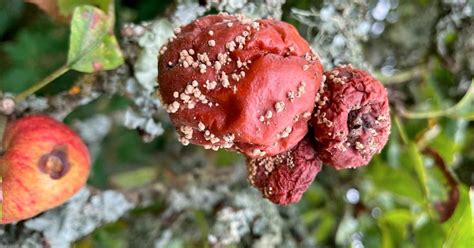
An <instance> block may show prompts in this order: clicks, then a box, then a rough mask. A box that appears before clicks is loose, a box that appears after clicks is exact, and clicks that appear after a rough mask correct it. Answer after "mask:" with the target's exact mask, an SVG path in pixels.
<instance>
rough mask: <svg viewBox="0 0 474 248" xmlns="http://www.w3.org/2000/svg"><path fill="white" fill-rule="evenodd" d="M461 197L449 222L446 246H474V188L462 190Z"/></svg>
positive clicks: (462, 188)
mask: <svg viewBox="0 0 474 248" xmlns="http://www.w3.org/2000/svg"><path fill="white" fill-rule="evenodd" d="M460 194H461V197H460V198H461V199H460V202H459V204H458V207H457V209H456V212H455V214H454V215H453V218H451V220H450V222H447V224H446V229H447V231H448V235H447V238H446V241H445V243H444V247H461V248H464V247H466V248H468V247H474V219H473V218H474V217H473V216H474V190H473V189H471V190H470V192H469V193H468V192H467V190H466V189H465V188H464V187H461V190H460Z"/></svg>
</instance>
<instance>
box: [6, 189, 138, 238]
mask: <svg viewBox="0 0 474 248" xmlns="http://www.w3.org/2000/svg"><path fill="white" fill-rule="evenodd" d="M133 206H134V204H133V203H131V202H129V201H128V200H127V199H126V198H125V197H124V195H123V194H121V193H119V192H116V191H112V190H107V191H104V192H101V193H99V194H93V193H92V192H91V191H90V190H89V189H88V188H83V189H82V190H81V191H79V192H78V193H77V194H76V195H75V196H74V197H72V198H71V199H70V200H69V201H67V202H66V203H65V204H64V205H62V206H60V207H57V208H55V209H52V210H50V211H48V212H46V213H44V214H42V215H40V216H38V217H36V218H33V219H30V220H28V221H26V222H24V226H25V228H24V229H22V230H21V231H20V234H18V233H15V232H6V231H5V230H4V229H3V227H2V229H3V230H2V229H0V233H2V232H3V235H1V236H0V246H2V247H5V246H6V247H10V246H12V247H15V246H19V247H43V245H42V244H48V245H49V246H50V247H70V246H71V243H72V242H74V241H75V240H77V239H79V238H81V237H83V236H84V235H86V234H89V233H91V232H92V231H94V230H95V229H96V228H97V227H98V226H101V225H103V224H104V223H109V222H113V221H116V220H117V219H118V218H120V217H121V216H123V215H124V214H125V213H126V212H127V211H128V210H130V209H132V208H133ZM39 234H41V237H40V235H39ZM16 236H19V237H16ZM12 237H15V238H13V239H12ZM12 241H13V242H12Z"/></svg>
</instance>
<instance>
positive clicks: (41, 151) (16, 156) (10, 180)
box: [0, 115, 90, 224]
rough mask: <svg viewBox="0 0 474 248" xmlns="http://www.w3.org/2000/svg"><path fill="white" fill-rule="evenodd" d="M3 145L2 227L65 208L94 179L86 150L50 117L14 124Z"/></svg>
mask: <svg viewBox="0 0 474 248" xmlns="http://www.w3.org/2000/svg"><path fill="white" fill-rule="evenodd" d="M2 144H3V155H2V156H0V172H1V173H2V178H3V183H2V189H3V203H2V204H3V214H2V217H1V223H2V224H6V223H12V222H16V221H19V220H24V219H28V218H31V217H33V216H35V215H37V214H39V213H41V212H43V211H45V210H48V209H50V208H54V207H56V206H59V205H61V204H62V203H64V202H65V201H66V200H67V199H69V198H70V197H71V196H72V195H73V194H74V193H76V192H77V191H78V190H79V189H80V188H81V187H82V186H83V185H84V184H85V182H86V180H87V177H88V175H89V171H90V156H89V151H88V149H87V146H86V145H85V144H84V142H83V141H82V140H81V138H80V137H79V136H78V135H77V134H76V133H75V132H73V131H72V130H71V129H70V128H69V127H67V126H66V125H65V124H63V123H61V122H58V121H56V120H54V119H52V118H51V117H48V116H45V115H33V116H28V117H24V118H20V119H18V120H16V121H13V122H11V123H9V124H8V125H7V127H6V129H5V134H4V137H3V141H2Z"/></svg>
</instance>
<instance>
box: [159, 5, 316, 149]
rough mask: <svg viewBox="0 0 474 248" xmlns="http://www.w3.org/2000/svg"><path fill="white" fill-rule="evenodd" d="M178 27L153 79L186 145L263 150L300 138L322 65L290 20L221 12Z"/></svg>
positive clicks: (307, 118)
mask: <svg viewBox="0 0 474 248" xmlns="http://www.w3.org/2000/svg"><path fill="white" fill-rule="evenodd" d="M175 33H176V35H175V36H174V37H172V38H171V39H170V41H169V43H168V44H166V45H165V46H163V47H162V49H161V51H160V54H161V56H160V58H159V65H158V68H159V75H158V82H159V93H160V95H161V98H162V101H163V103H164V105H165V107H166V109H167V112H168V113H169V114H170V118H171V121H172V122H173V124H174V126H175V127H176V129H177V131H178V135H179V136H180V138H179V139H180V141H181V142H182V143H183V144H184V145H187V144H189V143H192V144H198V145H202V146H204V147H205V148H207V149H213V150H217V149H219V148H226V149H231V150H235V151H239V152H242V153H244V154H245V155H247V156H249V157H262V156H271V155H275V154H278V153H281V152H284V151H287V150H288V149H290V148H291V147H293V146H295V145H296V144H297V143H298V142H299V141H300V140H301V139H303V137H304V136H305V135H306V133H307V130H308V127H307V123H308V121H309V119H310V117H311V112H312V110H313V108H314V97H315V96H316V93H317V90H318V88H319V82H320V81H321V78H322V66H321V63H320V61H319V58H318V56H316V55H315V54H314V53H313V52H312V51H311V49H310V47H309V45H308V43H307V42H306V41H305V40H304V39H303V38H302V37H301V36H300V35H299V34H298V32H297V30H296V29H295V28H294V27H293V26H291V25H289V24H287V23H284V22H281V21H276V20H256V21H254V20H250V19H247V18H245V17H243V16H233V15H226V14H219V15H209V16H205V17H202V18H199V19H197V20H195V21H193V22H192V23H190V24H189V25H186V26H184V27H182V28H178V29H177V30H176V32H175Z"/></svg>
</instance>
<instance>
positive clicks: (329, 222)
mask: <svg viewBox="0 0 474 248" xmlns="http://www.w3.org/2000/svg"><path fill="white" fill-rule="evenodd" d="M109 2H110V1H86V0H82V1H59V8H60V11H61V13H62V14H63V15H64V16H67V15H70V14H71V13H72V12H73V9H74V7H75V6H78V5H81V4H84V3H86V4H92V5H94V6H96V7H100V8H101V9H102V10H104V11H107V9H108V7H107V6H109V5H108V4H109ZM112 2H113V1H112ZM192 2H194V3H196V4H201V5H204V4H205V3H206V2H207V1H171V0H170V1H152V0H143V1H129V0H123V1H115V13H116V17H117V23H115V25H116V27H120V26H121V25H122V24H124V23H125V22H136V23H138V22H140V21H145V20H146V21H148V20H151V19H153V18H157V17H166V16H169V13H170V12H171V10H173V9H175V8H176V6H177V5H178V4H186V3H192ZM356 2H366V1H356ZM344 3H347V2H345V1H335V3H334V6H335V7H334V6H333V5H331V4H328V1H313V0H288V1H287V2H286V4H285V5H284V6H283V19H284V20H286V21H288V22H290V23H292V24H293V25H295V26H296V27H297V28H298V29H299V30H300V31H302V32H304V33H305V34H306V36H307V37H306V38H308V39H309V40H311V41H312V40H313V38H314V37H309V36H314V35H315V34H314V33H312V32H305V31H307V30H308V25H310V24H311V20H310V19H304V20H305V21H307V22H305V23H301V22H300V21H299V20H303V19H298V18H294V14H295V13H294V12H292V10H294V9H300V10H304V11H316V12H318V11H319V10H320V9H321V8H329V7H332V8H334V9H335V11H336V12H335V13H339V12H343V11H344V10H345V9H349V8H355V7H354V6H353V5H351V4H346V5H344ZM328 6H329V7H328ZM366 7H367V8H366V9H364V11H365V13H364V15H362V16H361V17H354V20H353V22H354V23H356V22H357V21H361V20H363V22H362V21H361V23H363V24H364V25H368V29H367V33H366V35H367V40H366V41H363V42H362V43H361V44H362V46H363V48H364V50H363V52H364V58H363V60H365V61H366V62H367V64H368V66H367V67H368V68H370V69H372V70H373V71H374V73H375V74H376V75H378V78H379V79H381V81H382V82H383V83H384V84H385V85H386V87H387V89H388V91H389V93H390V94H389V95H390V102H391V108H392V123H393V125H392V132H391V137H390V140H389V142H388V144H387V146H386V147H385V149H384V150H383V152H382V153H381V154H380V155H378V156H376V157H375V158H374V159H373V160H372V162H371V163H370V165H369V166H366V167H364V168H359V169H357V170H345V171H335V170H334V169H332V168H330V167H324V168H323V171H322V172H321V173H320V174H319V175H318V177H317V178H316V180H315V182H314V183H313V185H312V186H311V188H310V189H309V190H308V192H306V194H305V195H304V198H303V200H302V201H301V202H300V203H299V204H298V205H296V206H294V207H279V211H280V214H282V215H284V214H285V213H286V212H285V211H290V210H292V209H293V208H294V209H296V210H295V211H297V214H296V217H294V218H298V219H299V220H300V221H301V223H303V224H304V226H301V227H300V228H303V229H305V230H306V233H308V236H307V237H303V238H301V239H310V240H311V242H312V243H311V244H316V246H322V247H335V246H343V247H388V248H390V247H461V248H463V247H466V248H468V247H474V243H473V242H474V236H473V235H474V216H473V214H474V199H473V198H474V192H473V191H474V189H471V190H470V189H469V187H470V186H472V185H474V166H473V164H474V148H473V147H474V125H473V122H472V121H473V119H474V82H473V81H472V78H473V76H474V70H473V68H472V66H471V64H470V63H472V58H473V57H472V56H471V55H472V52H473V51H474V44H473V43H474V42H473V38H472V33H473V32H472V30H473V27H474V23H473V18H474V17H473V16H474V14H473V11H474V3H473V1H441V0H438V1H426V0H418V1H393V0H380V1H375V0H373V1H368V2H367V6H366ZM80 8H86V11H91V12H96V14H97V13H99V14H98V15H100V16H102V17H103V18H106V17H105V14H104V13H102V12H97V11H100V10H99V9H96V8H93V7H80ZM78 9H79V8H76V10H78ZM210 11H211V12H215V9H213V10H210ZM377 11H379V12H377ZM297 13H300V14H301V13H309V12H297ZM381 13H383V15H382V14H381ZM357 18H362V19H361V20H359V19H357ZM76 21H84V20H81V19H79V18H78V19H76ZM349 21H350V20H349ZM354 23H353V24H354ZM76 24H77V25H79V24H81V23H75V22H74V18H73V22H72V25H73V26H74V25H76ZM82 24H84V23H82ZM84 25H86V24H84ZM103 25H104V26H102V27H100V28H101V29H100V30H96V32H97V33H107V32H105V31H108V30H109V29H111V28H112V26H110V25H114V24H113V23H106V22H104V23H103ZM342 28H343V27H342ZM68 30H69V29H68V24H67V23H64V22H54V21H53V19H51V18H50V17H48V16H47V15H46V14H44V13H43V12H41V11H40V10H39V9H38V8H37V7H35V6H33V5H31V4H26V3H24V2H23V1H16V0H3V1H1V2H0V41H1V43H0V61H1V66H0V90H1V91H5V92H11V93H18V92H21V91H22V90H25V89H26V88H28V87H29V86H31V85H32V84H33V83H34V82H35V81H38V80H40V79H41V78H44V77H45V76H46V75H48V74H49V73H51V72H52V71H54V70H55V69H57V68H59V67H60V66H61V65H63V64H64V63H65V61H67V58H68V44H69V46H70V50H69V62H71V60H72V61H77V59H75V55H74V54H76V55H77V54H81V52H80V50H81V46H83V45H87V44H86V43H84V42H83V40H82V41H80V40H81V39H79V40H76V39H75V38H74V30H73V34H72V35H71V37H72V38H71V40H70V41H69V39H68V37H69V31H68ZM89 31H90V30H89V29H87V27H82V36H84V35H85V34H84V33H88V32H89ZM104 35H105V38H106V39H107V41H105V42H104V44H105V45H106V46H102V47H99V48H98V47H95V46H94V47H95V48H97V51H99V52H93V53H91V55H93V56H94V58H92V57H87V56H86V60H85V61H86V63H87V66H86V67H82V66H77V67H74V66H73V68H75V69H77V70H79V71H84V72H92V71H94V68H93V62H94V61H95V62H97V60H101V59H104V61H105V64H104V67H103V68H102V69H110V68H114V67H116V66H117V65H119V64H121V63H122V62H123V61H122V60H121V57H120V56H119V55H117V54H118V53H120V52H119V51H118V47H117V44H116V41H115V37H114V36H113V35H108V34H104ZM94 37H95V36H94ZM101 39H102V40H101V41H100V42H103V39H104V36H101ZM118 39H119V41H120V39H121V37H120V36H119V37H118ZM94 42H95V41H92V43H94ZM331 42H332V40H331ZM353 42H356V41H353ZM357 42H360V41H357ZM94 44H95V43H94ZM316 44H317V43H316ZM109 45H110V46H111V47H112V49H111V48H110V47H108V46H109ZM74 48H77V49H76V50H77V51H79V52H75V51H76V50H75V49H74ZM324 48H325V47H323V49H324ZM85 50H90V49H89V48H87V47H86V49H85ZM111 50H116V52H114V53H112V56H109V55H110V54H109V52H110V51H111ZM71 54H73V55H71ZM83 55H84V54H82V55H81V56H83ZM107 56H109V57H107ZM463 56H464V57H463ZM71 57H72V59H71ZM81 58H82V57H81ZM356 59H357V60H359V59H360V58H356ZM91 61H92V64H91ZM349 62H350V61H349ZM107 63H110V64H107ZM108 65H110V66H108ZM80 75H81V74H79V73H77V72H69V73H67V74H66V75H65V76H63V77H60V78H58V79H57V80H55V81H54V83H53V84H52V85H50V86H48V87H46V88H44V89H43V90H41V91H40V92H39V94H40V95H53V94H57V93H58V92H62V91H65V90H68V89H69V88H70V87H71V85H72V83H73V81H74V80H77V79H78V78H79V77H80ZM128 103H129V102H128V100H127V99H124V98H122V97H120V96H112V97H110V96H102V97H100V98H99V99H97V100H95V101H93V102H92V103H90V104H88V105H85V106H82V107H80V108H77V109H76V110H75V111H74V112H73V113H71V114H70V115H69V116H68V117H67V119H66V123H68V124H72V123H74V121H75V120H84V119H87V118H88V117H89V116H90V115H91V113H102V114H105V115H107V116H112V117H113V116H114V114H115V113H117V112H119V111H123V110H125V109H126V108H127V107H128ZM163 125H164V128H165V133H164V134H163V135H162V136H160V137H158V138H157V139H155V140H154V141H152V142H151V143H144V142H143V139H142V137H141V136H140V134H139V132H137V131H135V130H129V129H126V128H124V127H122V126H120V125H117V124H115V123H114V125H113V126H112V128H111V130H110V132H109V133H108V134H107V136H106V137H105V138H104V139H103V140H102V141H101V143H100V153H99V154H98V155H97V157H96V158H95V161H94V166H93V172H92V174H91V177H90V179H89V184H90V185H92V186H94V187H97V188H101V189H106V188H114V189H118V190H128V189H134V188H140V187H149V186H150V185H154V182H157V181H158V182H163V184H168V185H179V183H180V182H177V181H175V180H174V179H175V178H176V175H177V174H186V173H189V175H190V177H193V176H195V175H193V173H194V171H195V170H197V169H199V168H203V167H205V168H207V169H208V170H212V169H213V168H223V167H224V168H225V167H229V166H230V165H235V164H240V165H241V166H244V163H243V158H242V157H241V156H239V155H236V154H234V153H230V152H226V151H219V152H209V151H203V150H202V149H199V148H196V147H182V146H180V145H179V144H178V143H177V141H176V138H175V136H174V133H173V129H172V127H171V126H170V125H169V123H168V122H167V120H166V119H163ZM232 187H233V188H240V189H242V188H244V189H245V188H249V187H250V186H249V185H248V184H246V183H245V178H241V183H238V184H237V185H233V186H232ZM261 201H265V200H264V199H261ZM168 203H169V202H168V201H167V200H166V199H162V198H158V199H156V202H154V203H153V204H151V205H149V206H147V207H144V208H137V209H135V210H133V211H131V213H130V214H129V216H127V217H124V218H123V219H121V220H119V221H118V222H115V223H111V224H107V225H104V226H102V227H101V228H99V229H97V230H95V231H94V232H93V233H92V234H90V235H89V236H87V237H84V238H83V239H82V240H80V241H78V242H77V243H76V244H75V247H142V246H143V247H146V246H147V244H148V243H146V242H143V243H142V244H138V243H134V242H133V241H131V240H137V239H139V238H131V237H129V236H128V235H129V234H130V233H133V234H134V235H137V237H141V236H139V235H143V236H144V237H147V238H151V239H154V240H157V241H156V242H158V240H160V239H165V238H163V236H166V235H167V234H166V233H167V232H168V231H169V230H168V229H166V228H165V227H166V226H167V225H169V226H171V224H169V223H166V221H169V222H170V223H172V220H168V219H166V220H163V219H162V218H161V217H160V216H162V215H163V214H164V213H165V212H166V211H167V207H168V206H167V204H168ZM183 211H185V210H183ZM216 211H217V210H216ZM189 216H191V217H190V218H189V219H185V220H183V221H182V222H180V223H181V225H182V226H180V227H179V228H178V229H182V230H183V235H182V236H181V235H176V234H175V235H174V236H172V237H168V238H167V243H166V247H206V246H208V242H207V241H208V238H209V234H210V232H211V226H212V223H214V222H215V221H216V216H214V215H213V214H212V213H209V212H206V211H204V210H200V208H198V207H196V208H194V209H193V210H192V212H191V213H190V215H189ZM176 218H178V217H176ZM160 220H163V221H164V222H163V223H158V221H160ZM140 221H143V222H146V221H150V222H152V223H154V225H153V224H143V226H141V222H140ZM139 222H140V223H139ZM147 223H148V222H147ZM190 229H191V230H192V232H189V230H190ZM189 233H193V234H192V235H184V234H189ZM170 235H171V234H170ZM248 239H251V237H247V239H244V238H243V241H242V243H243V244H245V242H247V241H246V240H248ZM235 246H238V245H237V244H235ZM242 246H245V245H242ZM281 246H282V247H284V245H281ZM230 247H233V246H230Z"/></svg>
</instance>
